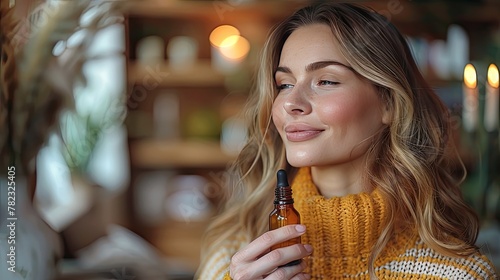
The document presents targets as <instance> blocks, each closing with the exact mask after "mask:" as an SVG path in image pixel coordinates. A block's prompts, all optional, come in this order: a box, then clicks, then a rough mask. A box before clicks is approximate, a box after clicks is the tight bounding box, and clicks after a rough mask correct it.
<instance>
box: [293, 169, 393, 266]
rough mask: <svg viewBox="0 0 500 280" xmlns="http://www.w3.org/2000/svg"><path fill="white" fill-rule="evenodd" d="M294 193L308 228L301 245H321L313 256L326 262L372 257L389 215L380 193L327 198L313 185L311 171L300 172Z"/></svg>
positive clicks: (294, 182)
mask: <svg viewBox="0 0 500 280" xmlns="http://www.w3.org/2000/svg"><path fill="white" fill-rule="evenodd" d="M333 183H334V182H332V184H333ZM292 190H293V197H294V200H295V208H296V209H297V210H298V211H299V213H300V215H301V223H303V224H304V225H305V226H306V227H307V231H306V234H305V235H304V236H303V237H302V243H305V244H306V243H307V244H319V246H316V248H314V250H315V254H314V255H317V256H323V257H326V258H328V257H330V256H331V257H340V256H342V257H361V258H365V257H367V256H368V255H369V253H370V251H371V248H372V246H373V244H374V243H375V242H376V240H377V239H378V237H379V235H380V233H381V231H382V229H383V228H382V227H383V224H384V223H383V221H384V219H385V218H386V215H387V213H386V207H385V205H384V200H383V199H382V196H381V194H380V192H379V190H378V189H375V190H374V191H372V192H371V193H367V192H362V193H358V194H351V195H347V196H343V197H332V198H325V197H324V196H322V195H321V194H320V193H319V191H318V188H317V187H316V186H315V185H314V183H313V181H312V178H311V170H310V168H301V169H300V170H299V171H298V173H297V175H296V177H295V179H294V181H293V184H292Z"/></svg>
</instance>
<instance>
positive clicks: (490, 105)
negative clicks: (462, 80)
mask: <svg viewBox="0 0 500 280" xmlns="http://www.w3.org/2000/svg"><path fill="white" fill-rule="evenodd" d="M498 80H499V78H498V68H497V67H496V65H495V64H490V66H489V67H488V80H487V82H486V102H485V109H484V128H486V131H490V132H491V131H495V130H496V129H498V95H499V90H498V84H499V81H498Z"/></svg>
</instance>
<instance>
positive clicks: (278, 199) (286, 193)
mask: <svg viewBox="0 0 500 280" xmlns="http://www.w3.org/2000/svg"><path fill="white" fill-rule="evenodd" d="M276 176H277V177H278V182H277V183H276V189H275V197H274V204H293V198H292V188H290V185H289V184H288V175H287V174H286V171H285V170H283V169H280V170H278V173H277V174H276Z"/></svg>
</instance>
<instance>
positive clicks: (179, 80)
mask: <svg viewBox="0 0 500 280" xmlns="http://www.w3.org/2000/svg"><path fill="white" fill-rule="evenodd" d="M155 73H156V74H155ZM157 73H162V75H161V76H159V77H158V78H157V79H154V81H153V82H154V83H155V85H156V83H158V84H157V85H156V86H158V87H221V86H224V78H225V77H224V75H223V74H222V73H220V72H218V71H215V70H214V69H213V67H212V65H211V63H210V60H208V59H204V60H199V61H198V62H197V63H196V64H194V65H190V66H189V67H186V68H185V69H182V70H177V69H173V68H172V67H171V66H169V64H168V61H165V62H159V63H158V64H153V65H143V64H140V63H136V62H129V65H128V82H129V83H130V84H135V85H144V84H146V83H148V82H150V79H152V78H153V76H158V74H157Z"/></svg>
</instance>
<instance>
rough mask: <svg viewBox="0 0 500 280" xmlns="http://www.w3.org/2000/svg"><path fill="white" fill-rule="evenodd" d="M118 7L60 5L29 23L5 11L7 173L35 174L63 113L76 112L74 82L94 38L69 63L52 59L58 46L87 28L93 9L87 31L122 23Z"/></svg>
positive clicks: (0, 115)
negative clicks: (40, 155)
mask: <svg viewBox="0 0 500 280" xmlns="http://www.w3.org/2000/svg"><path fill="white" fill-rule="evenodd" d="M118 3H119V1H112V2H96V1H91V0H74V1H57V2H55V4H43V5H42V6H39V7H37V8H36V9H35V10H34V11H33V13H32V14H31V15H30V17H29V18H28V19H23V20H21V19H16V18H15V17H14V15H13V11H12V9H9V8H8V7H1V43H2V44H1V48H2V65H1V69H0V71H1V84H2V86H1V93H0V165H1V166H0V168H1V170H7V169H6V168H7V166H9V165H16V167H17V168H18V169H19V167H21V168H22V170H23V171H24V172H25V173H31V172H32V171H33V169H34V158H35V156H36V154H37V153H38V151H39V150H40V148H41V147H42V145H43V144H44V143H45V141H46V138H47V136H48V134H49V133H50V132H51V131H52V130H53V128H54V127H55V125H56V124H57V123H58V122H57V120H58V119H57V117H58V114H59V112H60V111H61V109H63V108H71V107H72V104H73V86H74V83H75V82H76V81H78V80H82V77H83V75H82V74H81V66H82V64H83V63H84V61H85V59H86V58H85V56H84V53H85V52H84V51H83V50H84V49H85V48H86V47H87V46H88V44H89V41H90V40H92V37H90V38H86V40H85V41H84V42H82V43H81V44H80V45H78V46H77V47H75V48H72V49H67V50H66V51H65V53H64V59H61V57H62V55H61V57H59V58H58V57H55V56H54V55H53V54H52V51H53V48H54V46H55V45H56V43H58V42H60V41H66V40H67V39H68V38H69V37H70V36H71V35H72V34H73V33H74V32H75V31H76V30H78V29H79V28H81V26H80V18H81V15H82V14H83V13H84V12H86V11H87V10H88V9H94V10H95V11H94V12H95V14H94V16H93V17H92V18H91V19H90V20H88V22H86V26H85V28H86V30H87V31H90V32H89V33H90V34H95V33H96V32H97V31H98V30H99V29H101V28H104V27H106V26H108V25H110V24H114V23H116V21H117V20H120V17H116V13H113V12H114V11H116V10H117V8H118ZM96 5H98V7H96ZM113 15H114V16H113ZM20 31H22V32H20ZM21 33H22V34H21ZM16 50H17V52H16Z"/></svg>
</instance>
